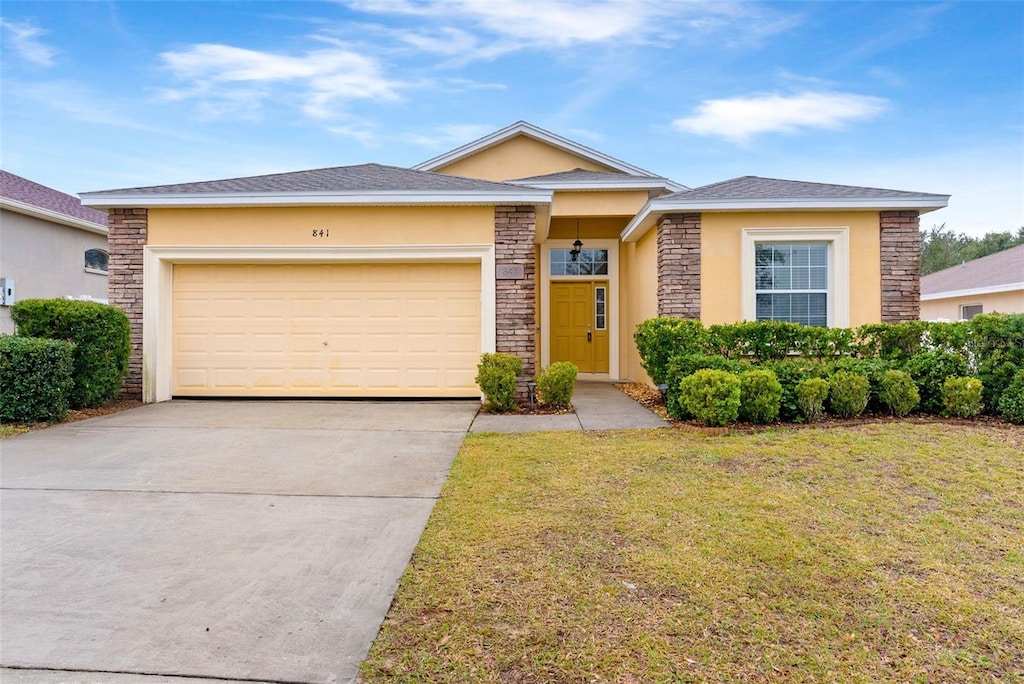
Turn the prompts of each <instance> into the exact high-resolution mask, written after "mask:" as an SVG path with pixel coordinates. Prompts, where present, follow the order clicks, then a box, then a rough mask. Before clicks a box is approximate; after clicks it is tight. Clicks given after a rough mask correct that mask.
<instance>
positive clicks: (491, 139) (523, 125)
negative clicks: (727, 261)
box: [412, 121, 686, 190]
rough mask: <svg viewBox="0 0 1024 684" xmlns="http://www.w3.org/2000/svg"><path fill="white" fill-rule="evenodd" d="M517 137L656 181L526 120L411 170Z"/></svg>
mask: <svg viewBox="0 0 1024 684" xmlns="http://www.w3.org/2000/svg"><path fill="white" fill-rule="evenodd" d="M520 135H523V136H526V137H528V138H533V139H534V140H539V141H541V142H543V143H547V144H548V145H551V146H552V147H556V148H558V149H561V150H564V151H566V152H569V153H570V154H573V155H576V156H577V157H582V158H584V159H588V160H590V161H592V162H594V163H595V164H600V165H601V166H606V167H608V168H610V169H614V170H616V171H619V172H621V173H626V174H629V175H631V176H643V177H646V178H659V176H657V175H655V174H653V173H651V172H650V171H646V170H644V169H641V168H640V167H639V166H634V165H632V164H629V163H626V162H624V161H622V160H621V159H616V158H615V157H612V156H610V155H607V154H605V153H603V152H598V151H597V150H595V149H592V148H590V147H587V146H586V145H581V144H580V143H578V142H575V141H573V140H569V139H568V138H563V137H562V136H560V135H556V134H554V133H552V132H551V131H546V130H544V129H543V128H540V127H539V126H534V125H533V124H531V123H529V122H526V121H517V122H515V123H514V124H512V125H510V126H506V127H505V128H502V129H501V130H499V131H495V132H494V133H491V134H489V135H485V136H484V137H482V138H479V139H477V140H474V141H473V142H469V143H466V144H465V145H463V146H461V147H457V148H455V149H454V150H451V151H449V152H445V153H444V154H441V155H438V156H436V157H434V158H433V159H428V160H427V161H425V162H423V163H421V164H417V165H415V166H413V167H412V168H414V169H418V170H421V171H436V170H437V169H440V168H444V167H445V166H448V165H449V164H452V163H454V162H456V161H459V160H460V159H465V158H466V157H471V156H473V155H474V154H477V153H479V152H482V151H484V150H486V149H488V148H491V147H494V146H495V145H500V144H501V143H503V142H505V141H506V140H511V139H512V138H515V137H517V136H520ZM666 182H667V183H668V184H669V189H670V190H682V189H683V188H685V187H686V186H685V185H680V184H679V183H675V182H674V181H670V180H667V179H666Z"/></svg>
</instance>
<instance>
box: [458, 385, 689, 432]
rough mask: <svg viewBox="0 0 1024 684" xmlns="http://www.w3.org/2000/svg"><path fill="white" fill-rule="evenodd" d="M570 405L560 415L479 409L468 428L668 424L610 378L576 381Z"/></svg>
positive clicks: (534, 429)
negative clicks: (572, 411)
mask: <svg viewBox="0 0 1024 684" xmlns="http://www.w3.org/2000/svg"><path fill="white" fill-rule="evenodd" d="M572 405H573V408H575V409H576V412H575V413H567V414H564V415H493V414H490V413H480V414H479V415H477V417H476V419H475V420H474V421H473V425H472V427H470V429H469V431H470V432H541V431H545V430H628V429H630V428H659V427H668V426H669V423H668V422H666V421H665V420H662V419H661V417H660V416H658V415H657V414H655V413H653V412H652V411H650V410H648V409H646V408H644V407H643V406H642V405H640V404H638V403H637V402H636V401H634V400H633V399H631V398H630V397H629V396H628V395H627V394H626V393H624V392H623V391H622V390H619V389H617V388H616V387H615V385H613V384H612V383H610V382H594V381H585V380H581V381H579V382H577V383H576V391H575V393H574V394H573V397H572Z"/></svg>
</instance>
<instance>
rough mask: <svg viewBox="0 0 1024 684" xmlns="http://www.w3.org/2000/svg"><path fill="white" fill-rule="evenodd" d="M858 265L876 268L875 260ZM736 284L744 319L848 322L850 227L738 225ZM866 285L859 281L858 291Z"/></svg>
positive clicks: (840, 324) (866, 271)
mask: <svg viewBox="0 0 1024 684" xmlns="http://www.w3.org/2000/svg"><path fill="white" fill-rule="evenodd" d="M862 268H863V269H864V271H863V275H865V276H868V277H870V276H871V274H877V270H875V269H877V262H876V264H875V266H874V268H872V265H871V264H868V263H867V262H864V263H863V264H862ZM876 277H877V276H876ZM740 286H741V295H740V304H741V312H740V313H741V316H742V319H743V320H745V321H753V320H775V321H796V322H798V323H807V324H810V325H824V326H833V327H837V328H846V327H849V325H850V297H851V293H850V227H849V226H799V227H786V226H779V227H770V228H769V227H759V228H743V229H742V238H741V249H740ZM870 291H871V289H870V287H869V286H868V285H867V284H865V294H863V295H860V296H869V295H868V293H870Z"/></svg>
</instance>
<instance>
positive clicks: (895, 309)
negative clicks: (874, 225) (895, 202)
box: [878, 211, 921, 323]
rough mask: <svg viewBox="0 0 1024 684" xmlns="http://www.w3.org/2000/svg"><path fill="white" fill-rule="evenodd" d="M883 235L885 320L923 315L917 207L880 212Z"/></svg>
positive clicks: (883, 301) (905, 318)
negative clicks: (910, 209) (914, 208)
mask: <svg viewBox="0 0 1024 684" xmlns="http://www.w3.org/2000/svg"><path fill="white" fill-rule="evenodd" d="M878 225H879V234H880V237H881V240H880V241H881V267H882V322H883V323H899V322H901V321H914V320H917V319H918V318H919V317H920V315H921V233H920V229H919V226H920V219H919V217H918V212H916V211H880V212H878Z"/></svg>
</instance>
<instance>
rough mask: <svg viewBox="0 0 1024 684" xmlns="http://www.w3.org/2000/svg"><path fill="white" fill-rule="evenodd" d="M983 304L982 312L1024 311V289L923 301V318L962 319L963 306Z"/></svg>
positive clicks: (931, 319)
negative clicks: (961, 309)
mask: <svg viewBox="0 0 1024 684" xmlns="http://www.w3.org/2000/svg"><path fill="white" fill-rule="evenodd" d="M978 304H981V305H982V307H983V308H982V313H1015V314H1019V313H1024V290H1017V291H1015V292H995V293H992V294H984V295H970V296H968V297H949V298H946V299H932V300H922V301H921V320H923V321H933V320H937V319H945V320H949V321H958V320H960V307H961V306H975V305H978Z"/></svg>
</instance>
